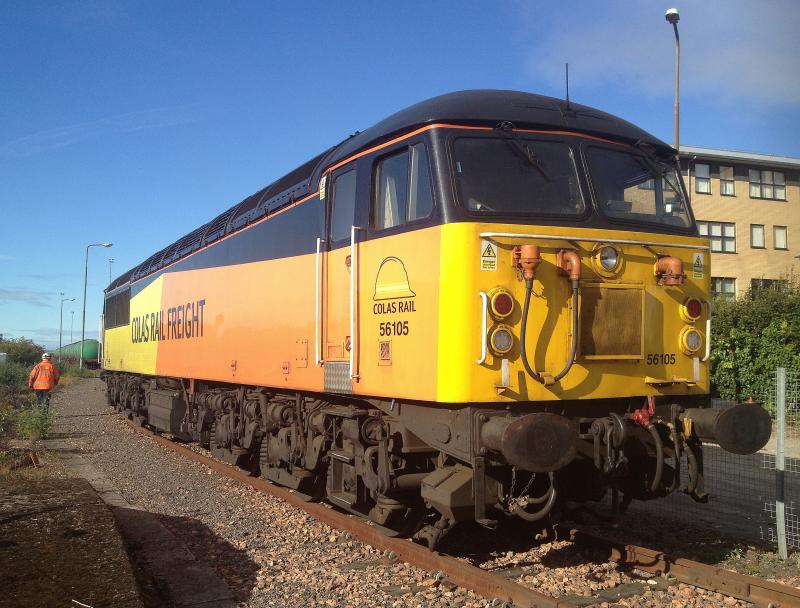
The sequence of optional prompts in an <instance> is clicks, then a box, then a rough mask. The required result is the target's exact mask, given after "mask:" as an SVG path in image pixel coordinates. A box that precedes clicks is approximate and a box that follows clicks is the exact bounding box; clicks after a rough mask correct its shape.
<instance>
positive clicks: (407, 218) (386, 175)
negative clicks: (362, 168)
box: [372, 143, 433, 230]
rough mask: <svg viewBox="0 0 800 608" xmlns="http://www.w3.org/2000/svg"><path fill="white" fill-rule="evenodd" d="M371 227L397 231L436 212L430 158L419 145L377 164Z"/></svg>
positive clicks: (423, 147) (421, 145) (421, 144)
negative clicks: (402, 226)
mask: <svg viewBox="0 0 800 608" xmlns="http://www.w3.org/2000/svg"><path fill="white" fill-rule="evenodd" d="M375 181H376V188H375V200H374V202H373V208H372V226H373V228H375V229H376V230H386V229H388V228H394V227H395V226H400V225H402V224H406V223H408V222H413V221H414V220H419V219H423V218H426V217H428V216H429V215H430V214H431V211H432V210H433V192H432V188H431V176H430V169H429V168H428V154H427V152H426V151H425V144H423V143H418V144H414V145H412V146H409V147H408V148H405V149H404V150H402V151H401V152H398V153H396V154H393V155H392V156H387V157H385V158H383V159H381V160H380V161H379V162H378V165H377V168H376V171H375Z"/></svg>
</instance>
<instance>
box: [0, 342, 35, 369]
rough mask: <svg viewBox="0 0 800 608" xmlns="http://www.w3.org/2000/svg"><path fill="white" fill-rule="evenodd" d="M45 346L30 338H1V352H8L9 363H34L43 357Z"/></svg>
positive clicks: (7, 359)
mask: <svg viewBox="0 0 800 608" xmlns="http://www.w3.org/2000/svg"><path fill="white" fill-rule="evenodd" d="M43 352H44V348H42V347H41V346H39V345H38V344H36V343H34V342H33V340H29V339H28V338H17V339H16V340H0V353H6V355H7V357H6V361H7V362H8V363H19V364H21V365H34V364H36V363H37V362H38V361H40V360H41V359H42V353H43Z"/></svg>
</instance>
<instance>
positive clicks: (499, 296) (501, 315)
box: [489, 287, 514, 319]
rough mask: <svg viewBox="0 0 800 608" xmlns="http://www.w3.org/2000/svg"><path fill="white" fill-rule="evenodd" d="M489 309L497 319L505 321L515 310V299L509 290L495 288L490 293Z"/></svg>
mask: <svg viewBox="0 0 800 608" xmlns="http://www.w3.org/2000/svg"><path fill="white" fill-rule="evenodd" d="M489 309H490V310H491V311H492V316H493V317H494V318H495V319H505V318H506V317H507V316H509V315H510V314H511V313H512V312H513V310H514V298H512V297H511V294H510V293H509V291H508V290H507V289H503V288H502V287H495V288H494V289H492V290H491V291H490V292H489Z"/></svg>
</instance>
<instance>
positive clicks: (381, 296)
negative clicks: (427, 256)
mask: <svg viewBox="0 0 800 608" xmlns="http://www.w3.org/2000/svg"><path fill="white" fill-rule="evenodd" d="M416 295H417V294H416V293H415V292H414V291H413V290H412V289H411V285H410V283H409V281H408V271H407V270H406V267H405V264H403V261H402V260H401V259H400V258H396V257H394V256H390V257H388V258H385V259H384V260H383V261H382V262H381V265H380V267H379V268H378V274H377V275H376V276H375V291H374V293H373V295H372V299H373V301H374V302H375V304H373V306H372V312H373V313H375V314H376V315H381V314H392V313H397V312H416V308H415V306H414V300H413V298H414V297H415V296H416Z"/></svg>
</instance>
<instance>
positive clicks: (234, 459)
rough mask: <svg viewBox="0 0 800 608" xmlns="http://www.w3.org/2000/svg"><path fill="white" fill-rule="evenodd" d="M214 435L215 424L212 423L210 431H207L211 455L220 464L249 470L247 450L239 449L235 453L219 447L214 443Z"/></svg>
mask: <svg viewBox="0 0 800 608" xmlns="http://www.w3.org/2000/svg"><path fill="white" fill-rule="evenodd" d="M216 435H217V423H216V422H214V424H213V425H212V426H211V431H209V437H208V449H209V451H210V452H211V454H213V456H214V457H215V458H219V459H220V460H221V461H222V462H225V463H227V464H232V465H233V466H235V467H241V468H243V469H249V467H248V466H247V462H248V460H249V457H250V455H249V454H248V452H247V450H243V449H241V448H239V449H237V450H235V451H231V450H229V449H228V448H226V447H224V446H219V445H217V442H216Z"/></svg>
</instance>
